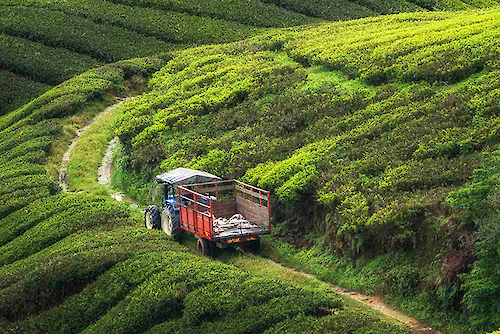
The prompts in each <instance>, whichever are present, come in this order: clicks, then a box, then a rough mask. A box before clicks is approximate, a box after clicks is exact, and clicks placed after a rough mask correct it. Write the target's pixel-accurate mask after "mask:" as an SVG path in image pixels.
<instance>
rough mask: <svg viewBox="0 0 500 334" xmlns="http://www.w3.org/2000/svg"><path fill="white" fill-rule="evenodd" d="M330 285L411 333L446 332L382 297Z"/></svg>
mask: <svg viewBox="0 0 500 334" xmlns="http://www.w3.org/2000/svg"><path fill="white" fill-rule="evenodd" d="M267 261H269V265H270V266H273V265H274V266H281V267H284V268H287V269H288V270H291V271H293V272H295V273H297V274H299V275H303V276H306V277H309V278H312V279H316V280H319V279H318V278H316V277H315V276H314V275H311V274H308V273H305V272H302V271H297V270H295V269H293V268H289V267H285V266H283V265H282V264H280V263H277V262H275V261H273V260H271V259H267ZM321 282H324V281H321ZM324 283H326V284H329V283H327V282H324ZM329 285H330V286H331V287H332V289H334V290H335V292H337V293H338V294H339V295H342V296H345V297H348V298H351V299H354V300H356V301H358V302H359V303H360V304H361V305H362V306H364V307H366V308H368V309H372V310H375V311H378V312H380V313H382V314H383V315H385V316H386V317H388V318H392V319H395V320H397V322H399V323H401V324H403V325H404V326H407V327H408V329H409V330H410V331H411V333H415V334H423V333H429V334H444V333H445V332H442V331H439V330H437V329H434V328H432V327H430V326H428V325H426V324H424V323H422V322H420V321H418V320H417V319H415V318H412V317H409V316H407V315H405V314H403V313H401V312H400V311H398V310H396V309H395V308H394V307H392V306H391V305H389V304H386V303H384V302H383V301H382V300H381V299H380V297H378V296H371V295H364V294H361V293H359V292H352V291H348V290H347V289H343V288H340V287H338V286H336V285H333V284H329Z"/></svg>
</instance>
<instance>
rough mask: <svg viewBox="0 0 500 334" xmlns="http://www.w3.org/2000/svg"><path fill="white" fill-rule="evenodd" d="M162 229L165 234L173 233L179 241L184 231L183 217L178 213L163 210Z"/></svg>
mask: <svg viewBox="0 0 500 334" xmlns="http://www.w3.org/2000/svg"><path fill="white" fill-rule="evenodd" d="M161 229H162V230H163V232H165V234H167V235H171V236H173V237H174V239H175V240H177V241H179V240H180V238H181V237H182V234H183V232H184V230H183V229H181V219H180V217H179V215H178V214H176V213H175V212H172V211H170V210H168V209H167V208H165V209H163V211H162V212H161Z"/></svg>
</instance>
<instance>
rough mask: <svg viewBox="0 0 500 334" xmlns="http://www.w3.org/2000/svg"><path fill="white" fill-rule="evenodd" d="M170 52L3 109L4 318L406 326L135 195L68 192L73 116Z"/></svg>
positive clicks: (54, 329)
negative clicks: (230, 247)
mask: <svg viewBox="0 0 500 334" xmlns="http://www.w3.org/2000/svg"><path fill="white" fill-rule="evenodd" d="M167 60H168V59H161V58H147V59H136V60H132V61H123V62H120V63H116V64H113V65H107V66H104V67H100V68H98V69H95V70H91V71H88V72H85V73H84V74H82V75H80V76H77V77H75V78H72V79H70V80H68V81H66V82H65V83H64V84H61V85H59V86H57V87H55V88H53V89H51V90H49V91H48V92H47V93H45V94H43V95H42V96H41V97H39V98H38V99H35V100H34V101H32V102H31V103H29V104H27V105H26V106H24V107H22V108H19V109H17V110H16V111H15V112H11V113H9V114H7V115H5V116H3V117H2V118H1V123H0V124H1V125H0V129H1V131H0V138H1V143H2V144H1V147H0V150H1V162H2V170H1V174H0V178H1V180H2V184H3V186H2V190H1V192H0V195H1V196H0V203H1V206H0V208H1V210H0V218H1V221H0V222H1V224H0V277H1V279H0V282H1V283H0V301H1V302H0V305H1V306H0V330H1V331H2V332H5V333H7V332H9V333H80V332H84V333H91V332H92V333H94V332H95V333H103V332H110V333H131V332H134V333H145V332H148V333H149V332H150V333H160V332H165V333H176V332H184V331H185V330H189V331H192V332H206V331H214V332H218V333H243V332H245V333H261V332H266V333H276V332H281V329H282V328H289V329H290V330H293V331H295V332H304V333H306V332H307V333H310V332H311V331H313V330H318V331H321V332H328V331H329V332H332V333H337V332H345V330H346V329H347V327H346V326H349V328H355V329H356V330H359V331H360V332H368V331H369V330H371V329H373V328H378V329H380V330H381V333H404V332H405V331H403V330H401V329H399V327H397V326H394V325H390V324H387V323H385V322H383V321H381V320H380V319H378V318H377V317H375V316H373V315H371V314H369V313H366V312H363V311H360V310H356V309H353V308H351V307H345V306H344V305H343V302H342V300H341V299H339V298H338V296H337V295H336V294H335V293H334V292H333V290H331V289H325V288H321V287H312V286H306V285H300V284H294V283H287V282H279V281H276V280H273V279H267V278H257V277H254V276H252V275H250V274H249V273H246V272H244V271H242V270H239V269H237V268H236V267H233V266H229V265H224V264H222V263H219V262H215V261H212V260H209V259H206V258H201V257H199V256H197V255H192V254H190V253H188V252H187V248H185V247H183V246H181V245H179V244H178V243H176V242H174V241H173V240H171V239H169V238H167V237H166V236H165V235H163V234H162V233H160V232H157V231H149V230H146V229H145V228H144V227H143V226H142V224H138V223H137V222H142V214H141V213H135V212H133V211H131V210H130V208H129V207H128V206H127V205H124V204H120V203H118V202H115V201H114V200H111V199H108V198H107V197H103V196H97V195H90V194H85V193H62V192H60V189H59V188H58V185H57V183H55V181H54V180H53V179H51V178H50V177H49V176H48V175H47V168H48V165H47V164H48V163H49V164H50V160H51V159H54V155H58V154H59V153H58V151H54V148H55V147H57V146H58V145H60V144H58V142H60V141H64V140H65V137H66V136H67V131H69V130H70V127H72V126H75V125H76V124H77V123H75V122H76V118H84V117H89V116H91V115H88V113H89V111H90V110H94V109H95V107H92V106H93V105H95V103H96V102H98V101H99V100H103V99H105V95H106V94H109V93H113V92H116V91H120V89H124V79H126V78H128V77H129V76H132V75H138V74H142V75H147V73H150V72H153V71H157V70H159V69H160V68H161V67H162V66H164V65H165V63H166V61H167ZM107 99H109V98H107ZM101 104H102V103H101ZM91 107H92V108H91ZM59 158H60V157H59ZM56 160H58V159H56ZM59 161H60V159H59ZM346 320H347V322H345V321H346Z"/></svg>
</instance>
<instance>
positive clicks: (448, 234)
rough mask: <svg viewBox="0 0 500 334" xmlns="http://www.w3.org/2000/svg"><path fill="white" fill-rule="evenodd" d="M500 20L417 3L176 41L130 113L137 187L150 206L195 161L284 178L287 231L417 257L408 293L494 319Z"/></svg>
mask: <svg viewBox="0 0 500 334" xmlns="http://www.w3.org/2000/svg"><path fill="white" fill-rule="evenodd" d="M499 27H500V12H499V11H498V10H493V11H488V12H460V13H427V14H424V13H421V14H404V15H396V16H387V17H377V18H370V19H364V20H359V21H350V22H346V23H330V24H324V25H321V26H319V27H315V28H300V29H297V30H293V29H291V30H289V31H288V32H286V33H283V32H280V33H271V34H267V35H265V36H263V37H262V36H259V37H255V38H252V39H249V40H246V41H243V42H237V43H232V44H229V45H224V46H208V47H204V48H198V49H195V50H186V51H180V52H177V53H175V54H174V55H173V59H172V60H171V61H170V62H168V63H167V65H166V66H165V67H163V68H162V69H161V70H160V71H158V72H157V73H155V74H154V75H153V77H152V79H151V80H150V87H151V89H152V90H151V92H149V93H146V94H143V95H142V96H140V97H138V98H137V99H136V100H135V101H134V102H132V103H130V104H128V105H127V106H126V107H125V114H124V116H123V117H122V118H121V120H120V121H119V122H118V128H117V133H118V134H119V136H120V139H121V140H122V143H123V145H124V146H125V152H129V154H128V155H127V157H126V158H125V159H122V164H123V167H122V168H123V171H122V175H123V176H122V186H124V187H126V186H127V184H129V185H131V186H130V187H129V188H128V189H126V190H127V192H128V193H129V194H133V195H135V196H137V197H139V198H142V199H144V201H147V198H148V196H149V187H150V183H149V182H151V181H152V180H153V178H154V175H156V174H157V173H159V172H160V171H163V170H167V169H171V168H176V167H179V166H186V167H190V168H195V169H202V170H207V171H210V172H213V173H215V174H217V175H221V176H223V177H225V178H232V177H236V178H241V179H242V180H245V181H247V182H250V183H252V184H254V185H256V186H259V187H262V188H265V189H271V190H273V192H274V199H275V201H276V202H277V205H275V206H274V210H275V217H276V219H277V221H278V222H280V225H279V227H278V228H277V229H275V234H276V236H278V237H282V238H285V239H286V240H289V241H290V242H292V243H296V244H298V245H304V240H308V241H307V242H305V244H306V245H309V246H311V245H313V244H317V245H318V246H316V247H323V249H324V250H325V251H327V252H334V253H336V254H343V255H344V256H350V257H354V258H366V257H367V256H368V257H369V256H371V255H373V254H385V253H392V254H394V256H396V257H398V256H401V254H405V255H404V258H406V259H407V260H401V261H403V262H404V264H405V265H406V264H407V263H409V267H408V266H405V267H404V268H407V269H408V270H409V272H404V271H402V272H401V273H400V275H402V276H401V277H400V278H397V279H403V277H405V275H412V277H413V278H412V281H411V282H413V283H412V284H414V285H415V287H414V288H412V290H411V293H409V295H410V296H406V295H405V296H403V297H405V298H407V297H411V296H415V297H418V298H426V299H425V300H426V302H425V303H428V304H432V305H436V307H437V309H440V310H442V311H443V312H450V313H454V312H455V314H460V313H456V312H457V311H458V312H463V313H461V314H466V313H467V312H472V315H471V317H470V319H471V321H472V323H473V324H474V326H476V327H475V328H476V330H478V331H481V330H484V329H495V328H496V327H498V326H499V325H500V323H499V322H498V321H497V320H495V318H494V317H492V316H491V314H495V311H493V310H494V309H495V307H496V306H495V305H494V303H493V304H492V303H491V299H488V297H487V296H488V295H490V294H491V293H494V294H497V293H499V291H500V290H498V289H499V288H500V284H499V283H500V282H497V281H496V279H497V278H496V276H495V275H494V274H493V272H494V269H493V268H495V267H491V268H489V269H486V268H482V267H477V266H479V265H481V263H482V262H481V260H479V258H480V257H476V254H478V253H476V246H475V242H476V241H477V242H479V243H482V242H486V241H485V240H483V239H482V236H483V235H484V236H486V235H488V241H487V242H488V245H489V246H487V247H488V249H493V250H494V249H495V246H494V245H495V244H496V242H497V241H498V240H499V239H500V235H498V234H494V235H495V237H494V238H493V237H492V236H491V234H490V233H492V231H491V228H492V227H491V226H490V225H489V223H487V222H489V221H491V219H493V218H492V217H493V216H494V215H495V214H496V213H495V212H496V203H497V202H496V200H495V198H496V197H495V196H496V195H495V194H496V188H495V186H494V185H495V184H496V183H495V180H496V175H497V174H496V169H495V168H496V167H495V168H494V166H495V161H496V159H497V158H496V155H495V154H496V153H495V152H496V150H497V149H498V143H499V137H498V126H499V124H500V123H499V118H498V113H497V112H498V107H499V105H498V93H499V91H500V90H499V88H500V87H499V80H498V78H499V73H500V72H499V67H498V65H499V63H498V59H497V56H496V55H497V54H498V44H497V41H498V34H499V33H500V29H499ZM449 55H453V57H450V56H449ZM141 185H144V186H143V187H142V189H140V188H141ZM478 187H479V188H478ZM464 201H470V204H467V205H465V204H463V203H464ZM476 201H477V202H478V203H477V204H474V203H475V202H476ZM476 205H477V206H478V207H481V208H482V210H483V211H480V210H479V211H478V210H476V209H475V210H473V209H472V208H475V206H476ZM492 215H493V216H492ZM312 232H313V233H316V237H313V236H311V233H312ZM491 238H493V239H491ZM398 254H400V255H398ZM493 254H496V253H495V251H493V253H487V254H484V256H487V257H488V259H489V258H490V257H491V256H493V258H495V259H496V257H495V256H497V255H493ZM436 257H437V258H438V259H440V260H437V261H436ZM405 261H406V262H405ZM485 261H486V260H485ZM488 261H489V260H488ZM396 265H401V263H398V264H396ZM392 269H394V268H392V267H390V268H386V270H387V271H391V270H392ZM471 269H472V272H470V270H471ZM405 270H406V269H405ZM331 271H332V273H331V275H335V273H334V272H335V270H331ZM466 272H469V273H470V274H467V275H466V276H461V274H463V273H466ZM415 273H416V274H415ZM380 274H381V275H382V277H384V275H386V272H384V273H380ZM393 274H394V273H393ZM398 275H399V274H398ZM415 275H416V276H415ZM493 278H495V281H494V282H495V283H493V282H489V281H488V282H489V284H490V285H491V286H490V287H489V290H487V292H486V291H484V290H481V288H479V287H478V286H477V285H478V284H482V283H480V282H482V281H483V280H489V279H493ZM382 280H383V279H382ZM334 281H335V279H334ZM464 283H465V284H464ZM370 284H373V282H372V283H370ZM376 284H377V285H373V286H371V287H370V288H372V289H374V290H375V292H376V291H378V290H381V289H382V290H383V289H384V288H383V286H384V285H385V286H386V287H387V285H388V284H389V283H388V282H387V281H386V282H385V284H381V282H377V283H376ZM413 289H414V290H413ZM429 292H430V293H429ZM464 294H465V295H464ZM462 297H463V299H462ZM483 298H484V299H483ZM474 310H481V311H477V312H478V313H475V312H476V311H474ZM417 311H418V310H417ZM458 318H460V317H459V316H457V317H455V320H457V321H462V320H463V319H460V320H458ZM463 321H465V320H463ZM465 322H466V321H465Z"/></svg>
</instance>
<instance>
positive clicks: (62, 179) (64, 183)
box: [59, 98, 126, 192]
mask: <svg viewBox="0 0 500 334" xmlns="http://www.w3.org/2000/svg"><path fill="white" fill-rule="evenodd" d="M117 99H118V101H119V102H118V103H116V104H113V105H112V106H109V107H107V108H106V110H104V111H103V112H101V113H99V114H98V115H97V116H96V117H94V119H92V121H90V123H89V124H87V125H86V126H84V127H83V128H81V129H79V130H78V131H77V132H76V136H75V138H73V141H72V142H71V145H70V146H69V148H68V150H67V151H66V152H64V155H63V158H62V161H61V168H60V169H59V186H60V187H61V189H62V190H63V192H69V190H68V179H67V171H68V165H69V161H70V160H71V152H72V151H73V149H74V148H75V146H76V144H77V143H78V140H79V139H80V137H81V136H82V135H83V134H84V133H85V132H86V131H87V130H88V129H90V127H91V126H92V125H93V124H94V123H95V122H97V121H99V119H101V117H103V116H104V115H106V114H108V113H111V112H113V110H115V109H116V108H118V107H120V106H122V105H123V104H124V103H125V101H126V99H124V98H117Z"/></svg>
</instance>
